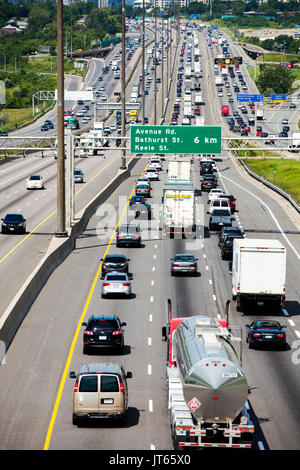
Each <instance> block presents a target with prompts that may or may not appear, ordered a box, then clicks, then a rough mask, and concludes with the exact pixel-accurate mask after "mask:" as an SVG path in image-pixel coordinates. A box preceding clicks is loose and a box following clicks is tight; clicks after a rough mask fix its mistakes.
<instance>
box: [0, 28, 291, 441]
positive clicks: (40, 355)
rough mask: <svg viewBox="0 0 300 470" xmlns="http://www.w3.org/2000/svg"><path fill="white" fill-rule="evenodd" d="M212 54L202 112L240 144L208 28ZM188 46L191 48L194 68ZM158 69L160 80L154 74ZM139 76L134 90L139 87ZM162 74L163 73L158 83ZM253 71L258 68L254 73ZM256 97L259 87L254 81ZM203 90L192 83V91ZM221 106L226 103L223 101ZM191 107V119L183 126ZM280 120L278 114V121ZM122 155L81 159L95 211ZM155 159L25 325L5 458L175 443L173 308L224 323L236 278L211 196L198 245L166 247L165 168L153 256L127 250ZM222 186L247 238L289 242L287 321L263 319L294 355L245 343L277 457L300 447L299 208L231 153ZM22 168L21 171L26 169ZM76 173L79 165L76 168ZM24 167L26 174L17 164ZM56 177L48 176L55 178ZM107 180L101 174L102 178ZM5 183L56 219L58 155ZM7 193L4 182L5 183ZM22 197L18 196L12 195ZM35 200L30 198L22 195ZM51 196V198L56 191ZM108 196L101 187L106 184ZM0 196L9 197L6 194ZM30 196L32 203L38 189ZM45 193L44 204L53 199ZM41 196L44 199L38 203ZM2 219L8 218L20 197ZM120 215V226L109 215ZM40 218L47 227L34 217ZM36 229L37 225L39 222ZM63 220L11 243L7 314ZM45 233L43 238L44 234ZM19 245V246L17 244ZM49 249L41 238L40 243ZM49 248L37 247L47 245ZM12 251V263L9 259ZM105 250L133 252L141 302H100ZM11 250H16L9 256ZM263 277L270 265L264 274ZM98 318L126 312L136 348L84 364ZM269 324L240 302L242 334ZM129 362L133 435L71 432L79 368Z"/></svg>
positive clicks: (109, 208)
mask: <svg viewBox="0 0 300 470" xmlns="http://www.w3.org/2000/svg"><path fill="white" fill-rule="evenodd" d="M195 34H197V35H198V37H199V44H200V48H201V58H200V61H201V66H202V78H201V79H200V80H198V81H200V83H201V92H202V95H203V101H204V102H205V105H203V106H201V115H203V116H204V121H205V125H208V124H211V125H216V124H218V125H222V126H223V129H224V133H225V134H227V133H228V135H229V131H228V125H227V123H226V118H225V119H224V118H222V116H221V112H220V109H221V105H222V103H224V102H225V101H222V100H220V99H219V97H218V96H217V90H216V87H215V84H214V80H213V77H214V74H213V68H214V65H213V56H212V53H211V49H210V48H209V47H208V45H207V42H206V40H205V35H204V34H203V33H202V32H199V31H195ZM184 36H185V34H184V33H182V34H181V40H180V45H179V47H178V50H177V52H176V56H175V59H174V60H175V68H174V76H173V77H172V82H171V87H170V93H169V101H168V103H167V107H166V114H165V121H164V123H165V124H168V123H170V122H171V118H172V113H173V105H174V102H175V99H176V88H177V84H178V74H177V72H178V67H179V65H180V49H181V45H182V42H184V41H186V45H188V43H189V42H190V36H187V39H186V40H185V39H184ZM186 57H187V47H186V48H185V52H184V56H183V58H184V62H183V63H184V64H185V61H186ZM151 73H152V72H151ZM139 74H140V69H139V68H137V70H136V71H135V74H134V77H133V79H132V85H133V84H135V83H136V81H137V80H138V76H139ZM158 76H159V74H158ZM245 76H246V73H245ZM246 81H247V84H248V83H249V89H251V88H250V87H251V81H250V78H249V77H248V76H247V78H246ZM194 84H195V81H194V79H193V85H194ZM153 86H156V84H155V85H154V84H152V88H151V89H150V91H149V98H148V97H147V99H146V112H145V115H146V116H149V121H150V123H151V122H153V101H152V100H151V93H153ZM160 99H161V88H159V92H158V100H159V101H158V109H159V110H160V109H161V101H160ZM222 99H223V98H222ZM182 108H183V106H181V113H180V115H179V122H178V124H181V122H182V117H183V116H182ZM276 119H277V118H276ZM118 157H119V155H118V153H115V152H113V151H111V150H108V151H107V155H106V158H105V159H104V158H102V157H101V160H98V159H97V157H92V158H87V159H78V164H79V161H80V165H79V166H80V167H81V168H83V170H84V172H85V174H86V181H87V182H88V181H91V183H90V184H88V185H87V186H86V187H85V189H84V186H83V187H82V191H80V193H78V196H77V198H76V205H77V207H78V209H79V208H81V207H83V206H84V205H85V204H86V203H87V202H88V200H89V198H91V197H92V196H93V194H95V190H96V189H95V188H96V186H97V185H98V186H99V181H102V180H103V179H104V180H105V181H109V179H111V178H112V176H113V175H114V172H115V171H116V168H118V165H119V162H118V160H119V158H118ZM147 162H148V159H147V158H141V159H140V161H139V162H138V163H137V164H136V165H135V167H134V169H133V171H132V172H131V176H130V177H129V178H128V179H127V180H126V181H124V182H123V183H122V184H121V185H120V186H119V187H118V189H117V190H116V191H115V192H114V193H113V194H112V195H111V196H110V197H109V198H108V200H107V201H106V203H105V204H104V205H103V206H100V207H99V208H98V211H97V213H96V214H95V215H94V216H92V217H91V219H90V221H89V223H88V226H87V227H86V229H85V231H84V232H83V233H82V235H81V236H80V237H79V238H78V239H77V241H76V247H75V249H74V250H73V252H72V253H71V254H70V255H69V256H68V257H67V259H66V260H65V261H64V262H63V263H62V264H61V265H60V266H59V267H58V268H57V269H56V270H55V271H54V273H53V274H52V275H51V277H50V278H49V280H48V282H47V283H46V285H45V286H44V288H43V289H42V291H41V293H40V294H39V296H38V297H37V299H36V301H35V302H34V304H33V305H32V308H31V309H30V311H29V312H28V314H27V316H26V318H25V319H24V321H23V323H22V325H21V327H20V328H19V330H18V332H17V334H16V336H15V338H14V340H13V342H12V344H11V345H10V347H9V350H8V351H7V354H6V357H5V364H2V365H1V368H0V381H1V384H2V387H1V393H0V405H1V407H0V449H1V450H17V449H27V450H39V449H50V450H59V449H60V450H81V449H82V450H104V449H107V450H132V449H136V450H172V449H173V445H172V440H171V433H170V425H169V416H168V409H167V385H166V356H167V351H166V344H165V343H163V342H162V341H161V327H162V326H163V325H164V324H166V321H167V309H166V302H167V299H171V300H172V306H173V309H172V314H173V316H175V317H182V316H190V315H196V314H199V315H208V316H212V317H217V318H224V317H225V303H226V301H227V300H228V299H231V275H230V273H229V263H228V261H223V260H222V259H221V256H220V253H219V248H218V245H217V233H216V232H212V231H209V230H208V228H207V227H208V215H207V213H206V212H207V210H208V209H207V207H208V204H207V194H206V193H202V194H201V192H200V191H199V195H198V196H197V198H196V223H197V229H196V239H194V240H169V239H162V232H161V230H159V228H160V226H161V221H160V217H159V213H160V208H161V197H162V188H163V184H164V182H165V181H166V180H167V178H168V174H167V164H168V163H167V159H166V161H165V162H164V164H163V170H162V172H161V174H160V180H159V181H157V182H153V183H152V188H153V190H152V197H151V199H150V204H151V207H152V210H153V211H154V214H155V217H154V220H152V221H150V222H151V223H150V226H148V225H147V224H144V223H143V224H142V223H141V226H142V247H141V248H116V246H115V228H116V226H117V224H119V223H120V222H122V223H124V222H125V221H126V218H127V220H128V221H130V220H132V219H131V218H130V217H131V216H130V212H129V210H128V199H129V197H130V196H131V195H132V194H133V192H134V186H135V181H136V179H137V178H138V177H139V176H140V175H142V174H143V172H144V170H145V168H146V166H147ZM216 163H217V170H218V171H217V174H218V178H219V185H220V187H221V188H222V189H224V190H225V191H226V193H230V194H234V195H235V197H236V199H237V212H236V213H235V216H234V218H235V220H234V225H238V226H240V227H241V228H243V230H244V231H245V232H246V236H247V237H249V238H278V239H279V240H280V241H281V242H282V243H283V244H284V246H285V247H286V249H287V285H286V290H287V305H286V309H285V310H284V311H282V312H281V313H280V314H278V315H274V314H272V312H269V313H266V312H265V313H264V317H266V318H270V317H271V318H275V317H278V319H279V321H281V322H283V323H284V324H286V325H287V342H288V347H287V348H286V350H285V351H273V350H272V351H269V350H249V349H248V346H247V345H246V343H245V341H243V343H242V348H243V364H242V367H243V369H244V371H245V374H246V377H247V380H248V384H249V389H250V394H249V405H250V409H251V413H252V415H253V419H254V422H255V426H256V432H255V444H254V448H255V449H257V448H265V449H272V450H275V449H276V450H292V449H297V450H298V449H299V437H298V436H299V431H300V409H299V406H298V400H297V398H298V396H299V393H300V375H299V373H298V371H299V360H297V357H296V355H295V352H296V351H297V348H298V349H299V344H298V343H299V341H298V342H297V340H299V338H300V316H299V315H300V305H299V302H300V297H299V272H300V270H299V263H300V238H299V233H300V219H299V215H298V214H295V213H294V212H293V211H292V210H291V209H290V208H288V207H287V203H283V202H282V201H281V199H280V198H279V197H278V196H274V194H273V193H272V192H271V191H270V190H266V189H265V188H263V187H262V186H261V185H259V184H258V183H256V182H255V181H253V180H252V179H251V178H250V177H249V176H248V175H247V174H246V173H245V172H244V170H243V169H242V168H241V167H240V166H239V165H238V164H237V163H236V162H235V161H234V160H233V158H232V156H231V155H230V154H227V153H223V154H222V155H221V156H218V157H217V158H216ZM16 165H18V166H16ZM76 166H77V162H76ZM14 167H16V168H18V173H17V177H16V178H15V179H14V180H12V178H13V177H14V176H15V168H14ZM37 170H38V171H39V172H41V171H43V174H46V172H47V171H48V172H49V176H48V175H47V182H46V186H47V189H46V190H44V191H41V192H40V194H41V196H36V193H33V194H32V193H31V191H29V192H28V191H27V192H26V191H25V189H24V188H25V183H24V182H25V175H26V174H30V173H31V172H33V171H37ZM44 172H45V173H44ZM97 172H99V175H98V176H97V177H96V178H94V179H92V178H93V177H94V176H95V175H96V174H97ZM1 174H2V177H3V178H1V181H2V179H4V180H5V183H4V189H3V191H4V190H5V191H6V192H3V194H5V195H7V191H8V193H9V194H10V191H11V192H12V194H14V193H13V191H16V190H18V191H19V195H18V194H17V193H16V194H15V195H14V196H12V197H14V203H13V206H14V207H16V203H17V202H18V201H20V204H21V206H20V209H22V211H23V210H24V208H25V207H26V204H28V203H29V204H30V205H29V206H28V209H27V210H28V224H29V225H30V226H29V230H31V227H34V226H37V225H38V224H39V223H40V222H41V220H43V219H45V217H47V214H51V213H52V212H53V211H55V190H54V188H55V183H56V181H55V165H54V162H53V161H52V159H51V162H50V160H49V159H45V160H44V161H42V162H37V161H36V159H35V158H34V157H33V158H29V159H28V160H27V159H26V161H21V162H19V161H18V162H13V163H12V164H7V165H5V166H2V167H1V168H0V175H1ZM193 181H194V183H195V186H196V188H197V189H198V190H200V165H199V159H198V158H194V163H193ZM0 188H1V187H0ZM9 188H11V189H9ZM22 188H23V191H24V192H25V193H26V194H22ZM51 188H52V189H53V193H52V194H53V195H52V196H50V195H49V194H48V193H50V191H48V190H50V189H51ZM98 189H99V188H98ZM0 191H1V189H0ZM27 193H29V194H27ZM43 194H46V196H43ZM35 198H37V200H35ZM7 199H8V201H7V202H6V206H4V207H1V213H3V212H5V211H8V210H10V208H11V207H12V206H10V205H9V204H11V203H10V201H9V198H7ZM107 214H109V217H108V216H107ZM35 217H36V218H35ZM29 221H30V222H29ZM54 227H55V224H54V222H53V221H51V218H49V219H48V220H46V221H45V223H43V225H42V226H41V228H39V229H38V230H37V231H36V232H35V233H33V234H31V235H30V236H29V237H28V238H27V240H26V241H24V242H23V243H22V244H21V246H20V247H19V248H18V249H14V248H15V247H16V240H17V241H19V240H20V241H21V240H22V239H23V238H22V237H21V236H20V238H19V236H16V237H10V236H3V235H1V242H2V239H3V240H4V242H3V243H2V244H1V250H2V251H1V255H0V256H1V258H2V261H0V272H1V277H2V279H3V283H2V286H1V290H2V291H1V294H2V299H3V304H4V308H5V306H6V303H5V302H6V301H5V292H9V293H11V295H12V293H13V289H12V287H11V286H12V285H13V284H16V285H17V284H18V285H20V284H21V283H22V279H24V277H22V275H21V276H20V275H19V274H18V275H17V273H22V272H23V276H24V275H26V272H30V270H32V268H33V267H34V266H35V264H36V263H37V260H38V251H43V250H45V247H46V245H47V243H49V240H50V238H51V237H52V234H53V230H54ZM38 235H43V236H42V237H39V236H38ZM12 239H13V241H12ZM40 239H43V240H44V241H42V242H40V241H39V240H40ZM37 247H38V249H37ZM12 249H14V251H13V252H12V253H10V254H9V250H12ZM182 252H188V253H193V254H194V255H196V256H197V257H198V258H199V262H198V266H199V275H198V277H194V278H193V277H187V276H180V277H171V274H170V258H172V257H173V256H174V255H175V254H176V253H182ZM107 253H123V254H126V256H128V257H129V258H130V272H131V273H132V275H133V280H132V286H133V295H132V298H130V299H120V298H113V299H102V298H101V288H100V286H101V282H100V267H101V262H100V260H101V258H103V257H104V255H105V254H107ZM6 254H9V256H7V258H5V256H6ZM258 269H259V267H258ZM92 314H96V315H97V314H108V315H109V314H117V315H118V316H119V317H120V318H121V320H122V321H125V322H126V323H127V326H126V327H125V350H124V354H123V355H122V356H120V355H118V354H110V355H106V354H105V355H100V354H93V355H90V356H85V355H83V353H82V330H83V328H82V327H81V323H82V322H83V321H87V319H88V318H89V316H90V315H92ZM257 318H260V316H258V314H257V312H248V313H247V315H245V314H242V313H240V312H237V311H236V308H235V303H234V302H233V301H231V304H230V323H231V324H232V325H236V326H238V327H241V328H242V330H243V332H245V327H246V324H248V323H250V322H251V321H252V320H254V319H257ZM102 360H103V361H106V362H109V361H112V362H119V361H120V362H122V364H123V365H124V368H125V370H126V371H131V372H132V374H133V378H132V379H130V380H128V385H129V413H128V421H127V423H126V425H125V426H123V427H122V426H119V425H116V424H109V423H106V422H105V423H99V421H97V422H96V423H95V424H92V425H87V426H82V427H78V428H77V427H76V426H74V425H73V424H72V393H73V388H74V381H73V380H72V379H70V378H69V372H70V371H71V370H75V371H78V370H79V368H80V366H81V364H83V363H88V362H100V361H102Z"/></svg>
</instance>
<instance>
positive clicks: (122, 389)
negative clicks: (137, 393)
mask: <svg viewBox="0 0 300 470" xmlns="http://www.w3.org/2000/svg"><path fill="white" fill-rule="evenodd" d="M120 392H124V385H123V382H120Z"/></svg>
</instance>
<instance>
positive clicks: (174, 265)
mask: <svg viewBox="0 0 300 470" xmlns="http://www.w3.org/2000/svg"><path fill="white" fill-rule="evenodd" d="M197 261H198V258H195V257H194V255H190V254H187V253H182V254H177V255H175V256H174V258H171V275H172V276H174V275H175V274H181V273H187V274H194V275H195V276H197V269H198V266H197Z"/></svg>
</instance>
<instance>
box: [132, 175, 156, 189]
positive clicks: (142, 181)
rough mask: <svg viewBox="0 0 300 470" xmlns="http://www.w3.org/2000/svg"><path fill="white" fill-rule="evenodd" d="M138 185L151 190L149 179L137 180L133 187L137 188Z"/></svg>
mask: <svg viewBox="0 0 300 470" xmlns="http://www.w3.org/2000/svg"><path fill="white" fill-rule="evenodd" d="M138 184H147V185H148V186H149V188H150V189H152V188H151V184H150V180H149V178H145V177H142V178H138V179H137V180H136V182H135V185H136V186H137V185H138Z"/></svg>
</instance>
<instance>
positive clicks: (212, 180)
mask: <svg viewBox="0 0 300 470" xmlns="http://www.w3.org/2000/svg"><path fill="white" fill-rule="evenodd" d="M217 186H218V179H217V177H216V176H214V175H205V176H204V178H203V180H202V181H201V191H210V190H211V189H214V188H216V187H217Z"/></svg>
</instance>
